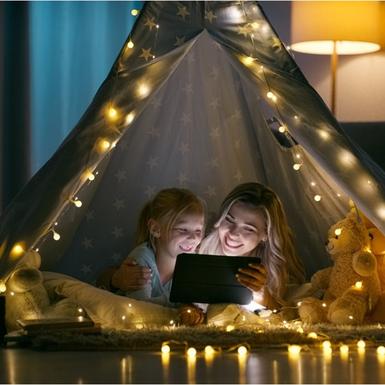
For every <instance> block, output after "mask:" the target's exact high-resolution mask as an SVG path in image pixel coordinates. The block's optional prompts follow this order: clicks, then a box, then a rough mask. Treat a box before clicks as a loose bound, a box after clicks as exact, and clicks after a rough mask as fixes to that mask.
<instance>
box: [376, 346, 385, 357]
mask: <svg viewBox="0 0 385 385" xmlns="http://www.w3.org/2000/svg"><path fill="white" fill-rule="evenodd" d="M376 352H377V354H379V355H381V356H385V346H382V345H380V346H379V347H378V348H377V350H376Z"/></svg>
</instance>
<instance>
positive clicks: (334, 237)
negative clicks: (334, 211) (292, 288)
mask: <svg viewBox="0 0 385 385" xmlns="http://www.w3.org/2000/svg"><path fill="white" fill-rule="evenodd" d="M369 247H370V238H369V234H368V231H367V229H366V226H365V223H364V221H363V219H362V217H361V216H360V215H359V213H358V211H357V210H356V209H354V208H353V209H352V210H350V212H349V213H348V214H347V215H346V217H345V218H343V219H342V220H340V221H339V222H337V223H336V224H334V225H332V226H331V227H330V229H329V231H328V240H327V242H326V249H327V251H328V253H329V255H330V257H331V259H332V261H333V266H331V267H328V268H326V269H323V270H320V271H318V272H316V273H315V274H314V275H313V277H312V278H311V288H312V292H313V293H315V292H317V291H318V292H319V291H320V290H322V291H323V293H324V294H323V298H322V299H318V298H315V297H308V298H305V299H303V300H302V301H301V302H300V304H299V308H298V311H299V315H300V318H301V320H302V321H304V322H306V323H320V322H331V323H334V324H350V325H357V324H361V323H362V322H363V321H364V319H365V317H366V316H367V315H368V314H370V313H371V312H372V311H373V309H374V308H375V306H376V304H377V301H378V300H379V298H380V294H381V284H380V279H379V275H378V270H377V260H376V257H375V256H374V255H373V253H372V252H370V248H369Z"/></svg>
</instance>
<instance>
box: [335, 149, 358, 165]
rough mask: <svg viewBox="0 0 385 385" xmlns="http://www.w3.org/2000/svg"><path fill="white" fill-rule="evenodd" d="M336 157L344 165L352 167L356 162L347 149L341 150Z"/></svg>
mask: <svg viewBox="0 0 385 385" xmlns="http://www.w3.org/2000/svg"><path fill="white" fill-rule="evenodd" d="M338 158H339V160H340V162H341V163H342V164H343V165H344V166H345V167H352V166H353V165H354V164H355V163H356V158H355V157H354V155H353V154H352V153H351V152H349V151H348V150H341V151H340V153H339V155H338Z"/></svg>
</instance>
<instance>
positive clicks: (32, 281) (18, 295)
mask: <svg viewBox="0 0 385 385" xmlns="http://www.w3.org/2000/svg"><path fill="white" fill-rule="evenodd" d="M40 264H41V256H40V254H39V253H38V252H36V251H32V250H31V251H28V252H27V253H26V254H25V255H24V257H23V258H22V260H21V261H20V263H19V264H18V265H17V266H16V268H15V269H14V271H13V272H12V273H11V274H10V276H9V278H8V280H7V282H6V288H7V290H6V292H5V296H6V298H5V322H6V328H7V331H8V332H10V331H13V330H16V329H20V326H19V325H18V323H17V320H18V319H38V318H61V317H74V316H77V315H79V314H78V308H79V307H78V306H77V304H75V303H74V302H72V301H70V300H68V299H61V300H59V301H54V302H53V301H52V298H50V295H49V293H48V291H47V289H46V288H45V286H44V284H43V275H42V273H41V272H40V270H39V267H40Z"/></svg>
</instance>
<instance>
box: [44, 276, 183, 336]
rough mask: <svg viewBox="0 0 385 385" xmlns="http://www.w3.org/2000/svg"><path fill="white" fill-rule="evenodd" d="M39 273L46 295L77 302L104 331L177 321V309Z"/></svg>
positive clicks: (63, 277) (74, 280)
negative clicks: (42, 279) (53, 294)
mask: <svg viewBox="0 0 385 385" xmlns="http://www.w3.org/2000/svg"><path fill="white" fill-rule="evenodd" d="M42 273H43V277H44V286H45V287H46V289H47V291H48V292H51V293H52V291H55V292H56V293H57V294H58V295H61V296H64V297H67V298H70V299H71V300H72V301H75V302H77V303H78V304H79V306H80V307H82V308H84V309H85V310H86V311H87V313H88V315H89V316H90V317H91V319H92V320H93V321H94V322H98V323H100V324H101V325H102V326H104V327H112V328H120V329H121V328H135V327H137V328H141V327H144V326H159V325H169V324H170V321H171V320H173V321H175V320H176V317H177V310H176V309H173V308H168V307H164V306H160V305H156V304H153V303H151V302H145V301H138V300H135V299H131V298H128V297H123V296H120V295H116V294H113V293H111V292H109V291H106V290H103V289H98V288H96V287H94V286H92V285H90V284H88V283H85V282H82V281H79V280H78V279H76V278H72V277H70V276H67V275H64V274H59V273H54V272H47V271H43V272H42Z"/></svg>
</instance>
